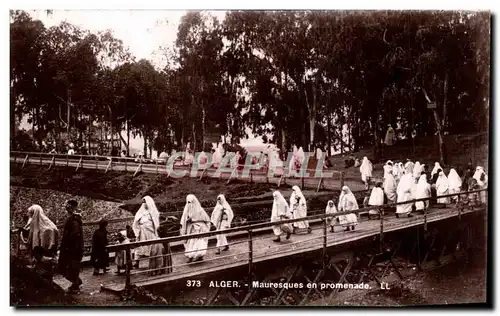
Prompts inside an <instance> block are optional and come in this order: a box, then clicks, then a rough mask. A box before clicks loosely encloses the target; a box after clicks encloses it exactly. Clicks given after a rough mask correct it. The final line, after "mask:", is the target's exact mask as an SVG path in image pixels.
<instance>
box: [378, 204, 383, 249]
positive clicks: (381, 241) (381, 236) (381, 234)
mask: <svg viewBox="0 0 500 316" xmlns="http://www.w3.org/2000/svg"><path fill="white" fill-rule="evenodd" d="M379 214H380V238H379V239H380V240H379V241H380V252H381V253H382V249H383V247H382V244H383V243H384V209H383V208H380V209H379Z"/></svg>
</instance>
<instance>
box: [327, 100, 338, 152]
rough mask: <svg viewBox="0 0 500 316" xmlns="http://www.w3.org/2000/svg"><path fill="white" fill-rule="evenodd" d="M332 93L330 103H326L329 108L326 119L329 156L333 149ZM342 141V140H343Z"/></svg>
mask: <svg viewBox="0 0 500 316" xmlns="http://www.w3.org/2000/svg"><path fill="white" fill-rule="evenodd" d="M330 105H331V104H330V94H328V103H327V105H326V108H327V111H328V112H327V119H326V128H327V134H328V136H327V137H328V153H327V157H328V158H330V156H331V151H332V134H331V120H332V114H331V112H330ZM341 142H342V140H341Z"/></svg>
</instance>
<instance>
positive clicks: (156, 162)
mask: <svg viewBox="0 0 500 316" xmlns="http://www.w3.org/2000/svg"><path fill="white" fill-rule="evenodd" d="M156 174H158V159H157V160H156Z"/></svg>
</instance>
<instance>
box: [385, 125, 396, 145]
mask: <svg viewBox="0 0 500 316" xmlns="http://www.w3.org/2000/svg"><path fill="white" fill-rule="evenodd" d="M395 141H396V135H394V129H393V128H392V125H391V124H389V125H388V128H387V132H386V133H385V139H384V144H385V145H386V146H392V145H394V143H395Z"/></svg>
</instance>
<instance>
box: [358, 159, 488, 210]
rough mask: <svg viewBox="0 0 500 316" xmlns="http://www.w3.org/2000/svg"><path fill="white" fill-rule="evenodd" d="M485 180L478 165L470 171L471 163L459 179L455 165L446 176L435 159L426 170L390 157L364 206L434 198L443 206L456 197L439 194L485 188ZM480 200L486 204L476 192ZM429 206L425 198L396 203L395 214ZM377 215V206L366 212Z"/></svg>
mask: <svg viewBox="0 0 500 316" xmlns="http://www.w3.org/2000/svg"><path fill="white" fill-rule="evenodd" d="M365 158H366V157H365ZM370 165H371V163H370ZM487 183H488V176H487V174H486V172H485V171H484V168H483V167H480V166H478V167H477V168H476V169H475V170H473V168H472V165H471V164H469V165H468V169H467V171H466V172H465V174H464V176H463V180H462V178H461V177H460V176H459V175H458V173H457V171H456V170H455V169H454V168H451V169H450V171H449V173H448V176H446V175H445V173H444V171H443V168H442V167H441V166H440V164H439V163H438V162H436V163H435V165H434V168H433V169H432V171H431V172H430V173H428V168H427V167H426V166H425V165H424V164H420V162H418V161H417V162H415V163H413V162H412V161H407V162H406V164H405V165H404V166H403V164H402V163H401V162H400V163H393V162H392V161H390V160H389V161H387V163H386V164H385V165H384V182H383V183H377V185H376V186H375V187H374V188H373V189H372V191H371V194H370V197H369V199H368V203H367V205H368V206H380V205H383V204H385V203H384V202H387V203H396V202H397V203H399V202H406V201H410V200H415V199H424V198H431V197H436V198H437V203H438V204H442V205H443V206H445V205H446V204H449V203H450V202H456V201H458V196H454V197H451V198H450V197H441V198H440V196H446V195H450V194H454V193H460V192H463V191H467V190H475V189H483V188H486V187H487ZM479 199H480V201H481V202H482V203H486V195H485V193H484V192H483V193H481V194H480V195H479ZM428 207H429V201H428V200H427V201H418V202H416V203H408V204H402V205H397V207H396V217H399V216H402V215H406V216H408V217H411V216H412V214H411V212H412V210H413V208H415V210H417V211H423V210H425V209H426V208H428ZM376 214H379V211H378V210H377V209H376V208H374V209H373V210H371V211H370V212H369V215H376Z"/></svg>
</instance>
